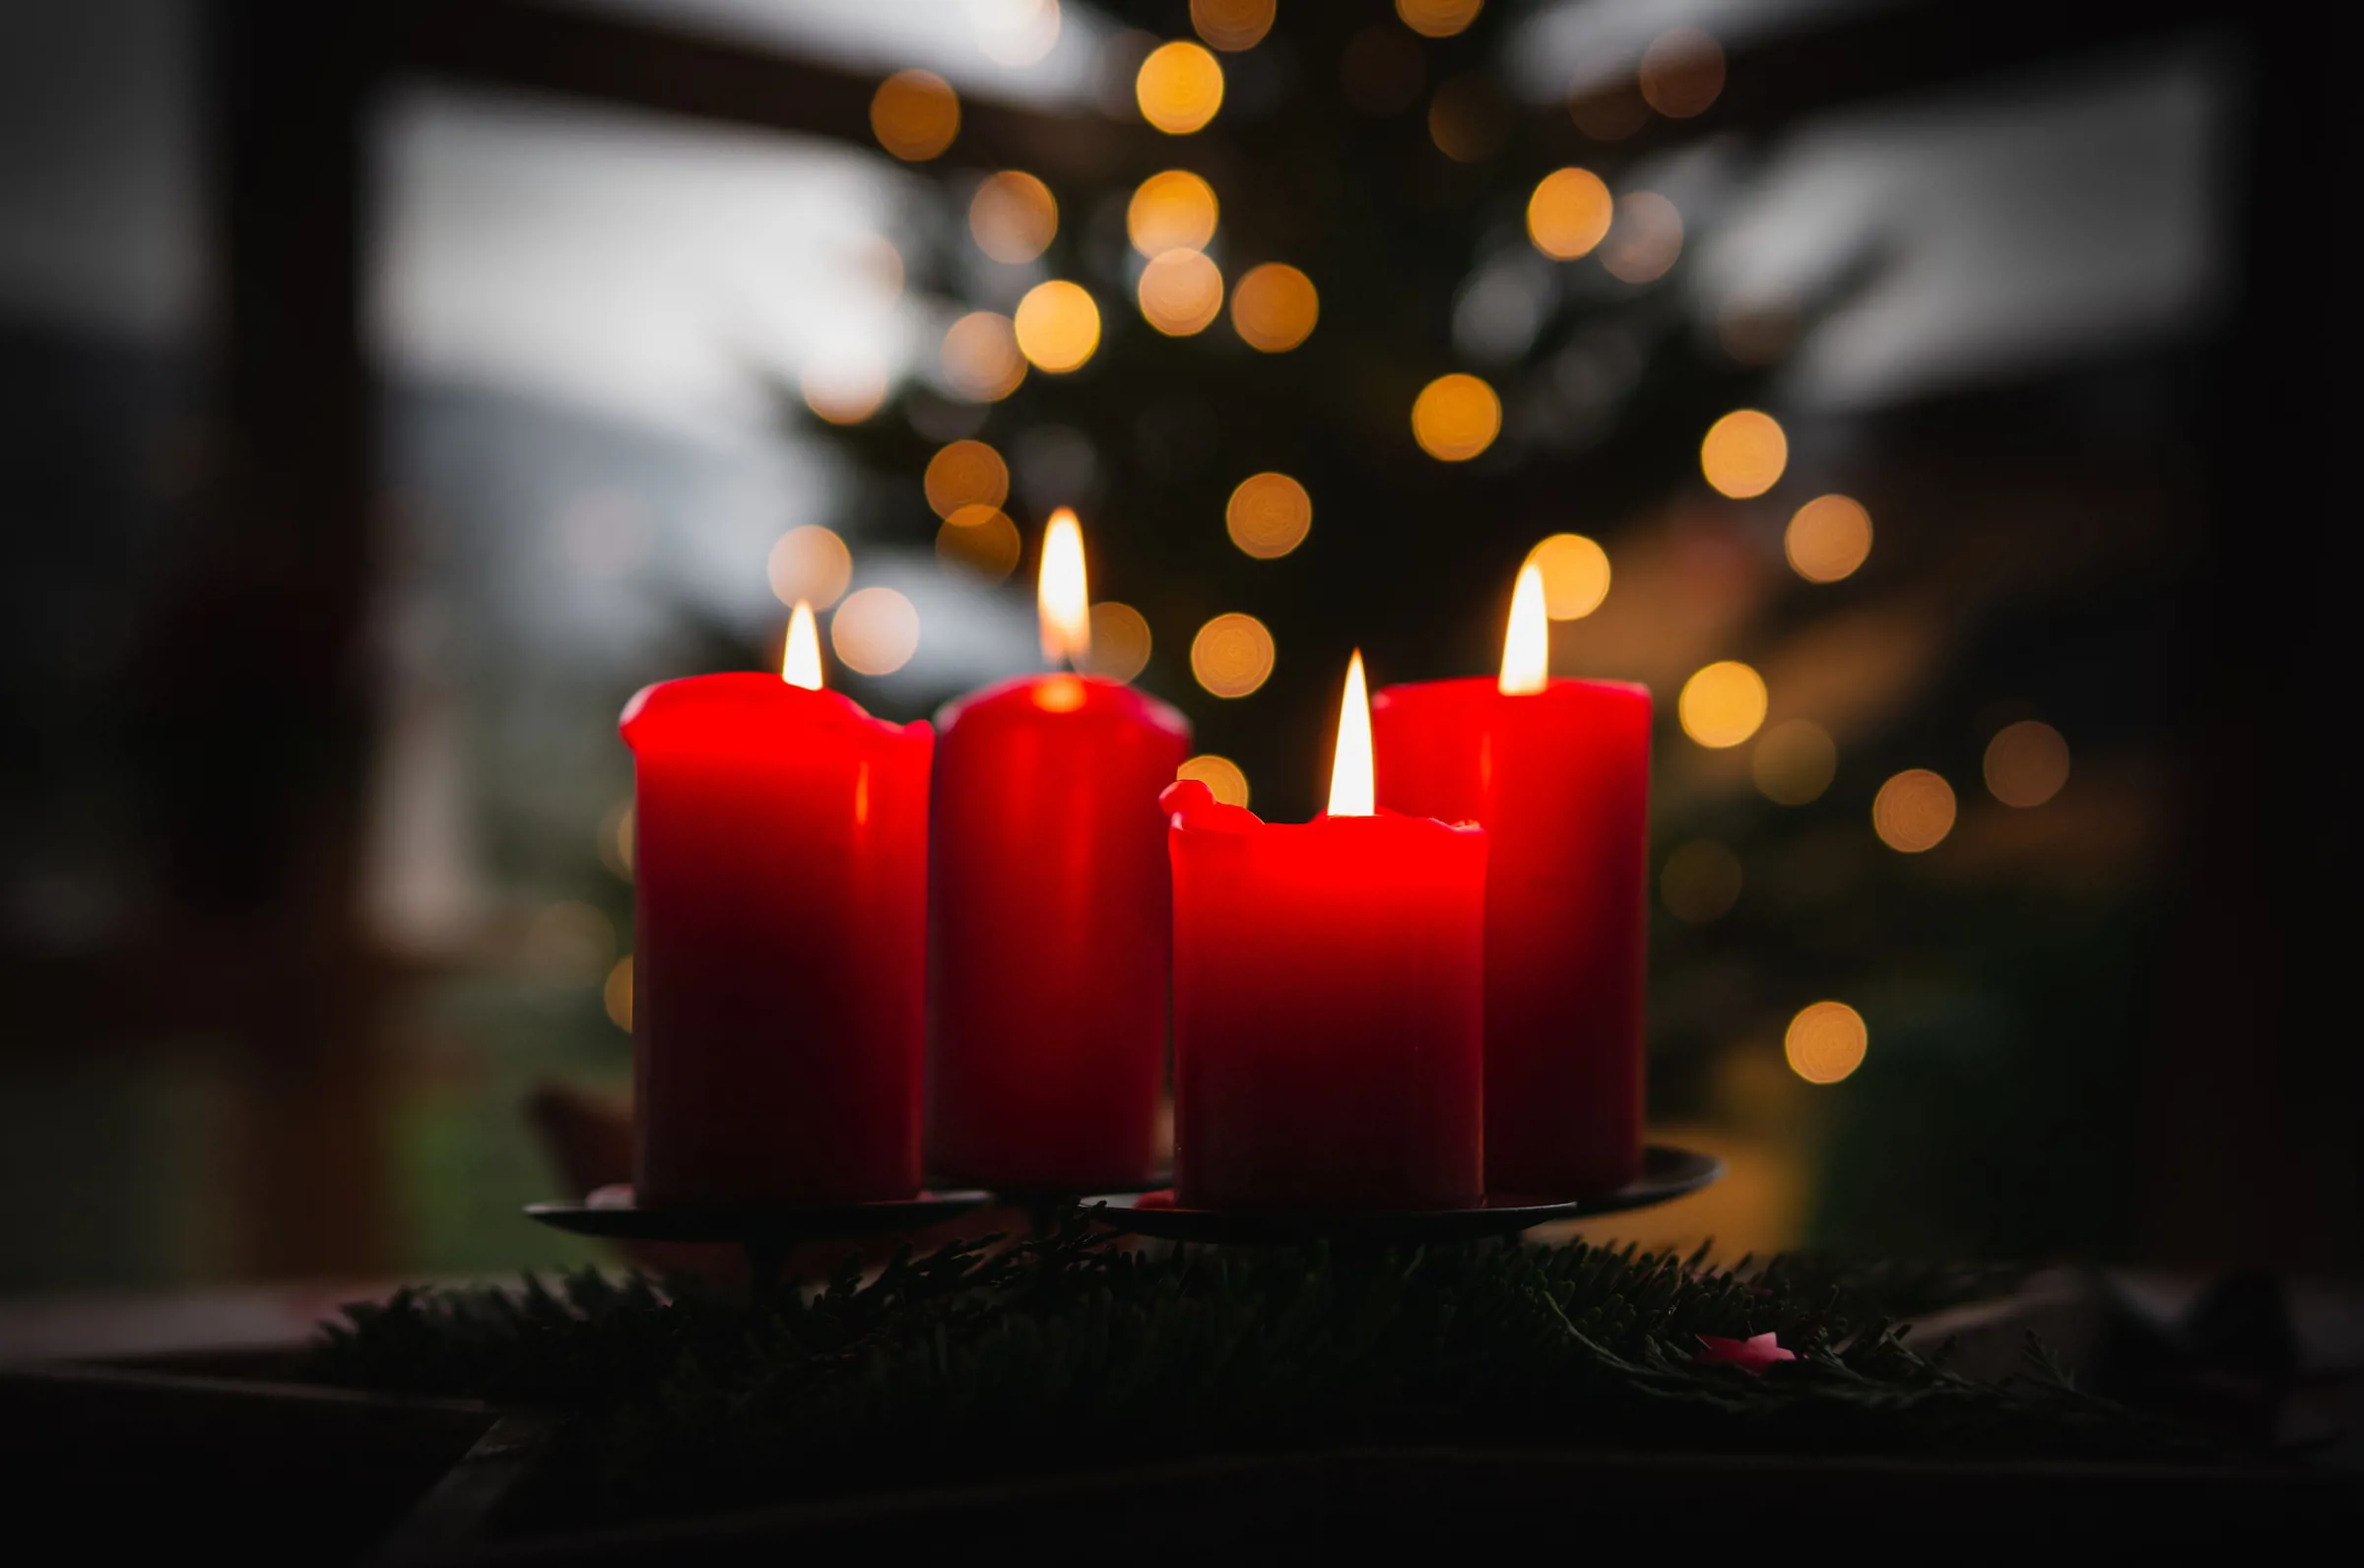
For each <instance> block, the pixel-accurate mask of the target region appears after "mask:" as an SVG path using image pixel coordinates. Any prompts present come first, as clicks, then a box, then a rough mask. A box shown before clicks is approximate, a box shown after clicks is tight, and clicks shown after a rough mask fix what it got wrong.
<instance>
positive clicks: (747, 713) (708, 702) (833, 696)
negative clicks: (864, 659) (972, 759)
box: [616, 670, 935, 749]
mask: <svg viewBox="0 0 2364 1568" xmlns="http://www.w3.org/2000/svg"><path fill="white" fill-rule="evenodd" d="M692 712H696V713H701V714H704V715H708V716H709V717H711V716H718V715H721V714H732V715H733V716H735V717H738V718H740V719H741V720H742V721H744V722H748V723H765V722H769V721H772V720H774V719H777V718H778V717H780V716H781V715H783V714H786V713H791V712H793V713H796V714H798V716H799V719H800V721H802V722H806V723H820V724H823V725H828V726H830V727H832V728H841V729H843V730H845V731H847V732H849V733H851V734H854V735H859V736H866V737H869V738H872V739H874V740H876V741H880V742H885V743H889V744H892V743H900V742H906V741H913V740H931V741H932V740H933V738H934V736H935V731H934V730H933V729H932V728H931V727H930V726H929V724H928V721H927V720H925V719H918V720H914V721H913V722H912V723H909V724H896V723H893V722H892V721H891V720H887V719H882V718H879V717H877V716H875V715H874V714H872V713H871V712H870V710H869V709H867V708H865V707H863V706H862V704H861V703H859V702H856V701H855V700H854V699H853V698H852V697H850V696H847V695H846V694H845V693H844V692H842V691H830V690H825V689H824V690H819V691H815V690H809V689H807V688H806V687H804V686H791V685H789V684H788V683H787V682H785V681H783V680H781V679H780V678H779V677H778V676H776V675H771V674H768V673H766V672H761V671H755V670H729V671H725V672H723V673H721V674H719V675H692V676H683V677H681V678H679V679H677V680H673V681H658V682H655V683H653V684H651V685H649V686H642V687H641V688H640V689H639V690H637V691H635V692H633V693H632V695H631V700H629V701H628V702H626V703H624V712H623V713H622V714H620V715H619V716H618V717H617V720H616V730H617V733H618V734H620V735H622V736H623V737H624V744H625V745H626V746H631V747H634V748H635V749H636V748H637V744H638V743H637V742H636V741H635V739H634V737H635V736H636V735H639V734H641V733H643V732H646V731H650V730H651V729H652V728H653V729H655V730H660V731H662V730H670V729H671V728H672V727H673V726H674V725H675V724H676V723H677V722H681V723H683V724H684V725H685V726H688V725H689V723H690V722H692V721H691V717H690V716H691V714H692Z"/></svg>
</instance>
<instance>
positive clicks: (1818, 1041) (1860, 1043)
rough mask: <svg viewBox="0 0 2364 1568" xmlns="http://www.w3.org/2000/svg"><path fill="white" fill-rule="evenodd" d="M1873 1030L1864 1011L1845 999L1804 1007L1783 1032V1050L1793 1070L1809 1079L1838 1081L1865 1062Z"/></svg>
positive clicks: (1824, 1081) (1813, 1081) (1814, 1081)
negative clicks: (1865, 1022) (1869, 1026)
mask: <svg viewBox="0 0 2364 1568" xmlns="http://www.w3.org/2000/svg"><path fill="white" fill-rule="evenodd" d="M1871 1043H1872V1032H1871V1031H1870V1030H1869V1029H1866V1028H1865V1027H1864V1015H1863V1014H1862V1013H1858V1012H1856V1011H1855V1009H1853V1008H1851V1007H1849V1006H1848V1005H1847V1004H1846V1003H1844V1002H1817V1003H1814V1004H1813V1005H1812V1006H1810V1007H1806V1008H1801V1009H1800V1010H1799V1012H1798V1015H1797V1016H1796V1017H1794V1018H1792V1019H1791V1020H1790V1027H1789V1030H1788V1032H1787V1033H1785V1034H1784V1035H1783V1036H1782V1040H1781V1054H1782V1055H1783V1056H1785V1057H1787V1058H1789V1063H1790V1071H1791V1072H1793V1073H1795V1074H1797V1075H1798V1076H1799V1077H1800V1078H1804V1079H1806V1081H1807V1082H1808V1083H1836V1082H1838V1081H1839V1079H1841V1078H1845V1077H1846V1076H1847V1075H1848V1074H1850V1073H1852V1072H1854V1071H1855V1070H1856V1069H1857V1068H1859V1067H1862V1066H1863V1065H1864V1052H1865V1050H1866V1049H1867V1048H1868V1047H1869V1046H1870V1045H1871Z"/></svg>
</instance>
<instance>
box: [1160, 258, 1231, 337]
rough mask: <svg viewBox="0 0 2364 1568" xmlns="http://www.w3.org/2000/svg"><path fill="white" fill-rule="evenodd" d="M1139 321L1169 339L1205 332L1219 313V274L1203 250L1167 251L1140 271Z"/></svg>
mask: <svg viewBox="0 0 2364 1568" xmlns="http://www.w3.org/2000/svg"><path fill="white" fill-rule="evenodd" d="M1140 294H1141V314H1142V319H1144V320H1145V321H1147V322H1149V325H1150V326H1152V327H1155V328H1156V329H1157V330H1158V331H1159V332H1162V333H1164V334H1165V335H1166V336H1167V337H1169V338H1187V337H1191V336H1193V335H1195V334H1197V333H1201V332H1204V331H1206V330H1207V328H1208V327H1209V326H1210V325H1212V324H1213V323H1214V321H1215V317H1216V316H1219V315H1221V314H1222V313H1223V274H1222V270H1221V269H1220V268H1218V267H1217V266H1215V263H1214V262H1212V261H1210V260H1208V259H1207V253H1206V252H1205V251H1203V250H1168V251H1164V252H1162V253H1160V254H1159V255H1156V256H1154V257H1152V258H1150V261H1149V265H1148V266H1146V267H1144V268H1142V269H1141V287H1140Z"/></svg>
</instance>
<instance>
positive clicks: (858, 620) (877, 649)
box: [829, 588, 919, 675]
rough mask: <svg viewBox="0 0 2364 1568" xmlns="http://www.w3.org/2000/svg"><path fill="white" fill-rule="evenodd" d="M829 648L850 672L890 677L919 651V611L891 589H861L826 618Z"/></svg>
mask: <svg viewBox="0 0 2364 1568" xmlns="http://www.w3.org/2000/svg"><path fill="white" fill-rule="evenodd" d="M829 646H831V647H832V648H835V649H836V650H837V657H838V658H839V659H840V660H842V661H844V664H845V667H846V668H847V669H849V670H855V671H859V672H860V673H861V674H863V675H892V674H893V673H894V672H895V671H897V670H900V669H901V668H902V667H903V666H904V665H906V664H909V663H910V662H911V655H913V654H914V653H917V652H918V651H919V610H918V608H917V607H916V606H914V605H913V604H912V603H911V601H910V600H908V599H906V598H904V597H903V596H902V595H901V594H899V593H896V592H895V591H894V590H893V589H891V588H861V589H857V590H855V591H854V592H853V593H851V594H848V595H847V596H846V600H845V603H844V604H841V605H839V606H838V607H837V613H836V614H835V615H833V616H831V617H830V618H829Z"/></svg>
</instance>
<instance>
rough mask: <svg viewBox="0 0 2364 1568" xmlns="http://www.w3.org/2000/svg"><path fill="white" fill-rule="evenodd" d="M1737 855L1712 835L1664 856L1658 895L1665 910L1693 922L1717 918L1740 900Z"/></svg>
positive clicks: (1702, 924) (1693, 923)
mask: <svg viewBox="0 0 2364 1568" xmlns="http://www.w3.org/2000/svg"><path fill="white" fill-rule="evenodd" d="M1740 881H1741V878H1740V856H1738V855H1736V854H1734V853H1733V852H1732V850H1731V848H1730V847H1729V846H1727V845H1724V844H1719V843H1717V842H1716V841H1715V840H1714V839H1712V838H1701V839H1694V840H1692V841H1691V842H1690V843H1688V844H1684V845H1683V846H1681V847H1680V848H1678V849H1676V850H1675V853H1673V854H1672V855H1669V856H1668V857H1667V864H1666V866H1665V867H1664V869H1662V870H1661V871H1660V872H1659V875H1658V896H1659V897H1660V899H1661V900H1663V901H1664V902H1665V904H1666V906H1667V913H1669V914H1671V915H1673V916H1674V917H1675V919H1677V920H1681V921H1686V922H1688V923H1689V924H1691V925H1694V926H1704V925H1706V924H1707V923H1708V922H1709V921H1711V920H1721V919H1723V918H1724V917H1725V916H1726V915H1728V914H1730V913H1732V906H1733V905H1734V904H1737V903H1739V902H1740Z"/></svg>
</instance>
